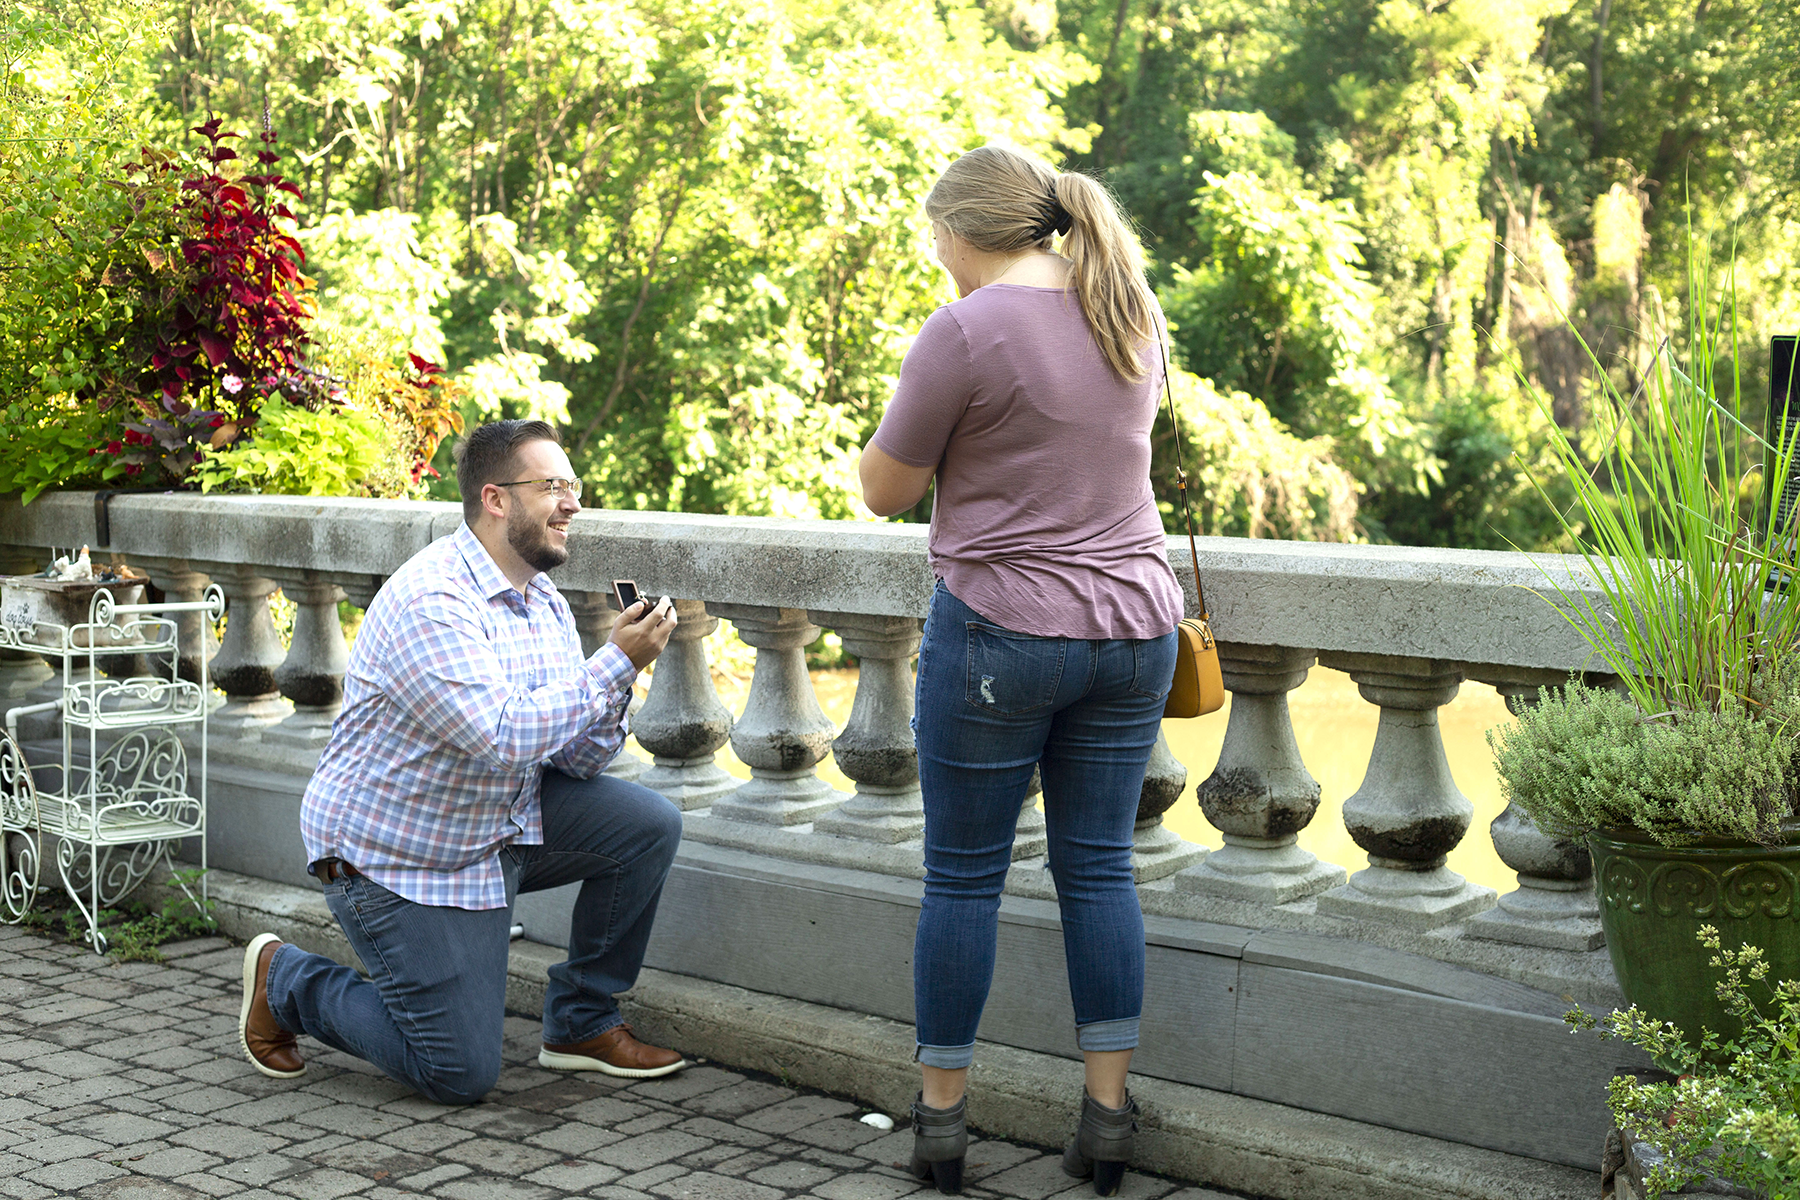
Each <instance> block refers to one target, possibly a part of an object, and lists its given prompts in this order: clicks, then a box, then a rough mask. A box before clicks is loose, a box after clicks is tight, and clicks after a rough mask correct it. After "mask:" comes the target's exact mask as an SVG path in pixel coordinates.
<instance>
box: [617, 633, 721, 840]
mask: <svg viewBox="0 0 1800 1200" xmlns="http://www.w3.org/2000/svg"><path fill="white" fill-rule="evenodd" d="M675 619H676V620H677V621H678V622H679V624H677V625H676V626H675V632H674V633H673V634H671V635H670V637H669V644H668V646H666V647H665V648H664V649H663V652H662V654H660V655H659V656H658V657H657V659H656V671H655V673H654V674H652V675H651V676H650V694H649V696H647V697H646V698H645V700H644V707H643V708H641V709H639V710H638V712H637V715H636V716H634V717H633V718H632V719H631V729H632V732H633V734H634V735H635V736H636V737H637V740H638V745H640V746H642V747H643V748H644V749H646V750H648V751H649V752H650V753H651V754H652V755H653V756H654V757H653V758H652V760H651V765H650V768H649V769H648V770H646V771H645V772H644V774H643V775H642V776H641V777H640V778H639V779H638V782H639V783H641V784H643V785H644V786H645V787H649V788H655V789H656V790H657V791H659V792H661V793H662V794H663V795H664V796H666V797H668V799H669V801H670V802H671V803H673V804H674V805H675V807H676V808H679V809H681V810H682V811H684V812H686V811H689V810H691V809H696V808H707V807H709V806H710V805H711V804H712V803H713V801H715V800H717V799H719V798H720V797H721V796H725V795H728V794H730V793H731V792H732V791H733V790H735V789H736V788H737V787H738V786H739V785H738V781H737V780H736V779H734V778H733V777H732V776H730V775H728V774H726V773H725V769H724V768H723V767H721V766H719V764H718V763H717V762H716V761H714V755H715V754H716V753H717V752H718V749H719V747H721V746H723V745H724V744H725V743H726V741H727V740H728V739H729V738H730V737H731V711H730V710H729V709H727V708H726V707H725V705H724V704H722V703H721V702H720V701H719V691H718V689H717V688H715V687H714V686H713V680H712V667H711V665H710V664H709V663H708V662H707V661H706V639H707V638H708V637H709V636H711V635H712V632H713V630H715V629H717V628H718V627H719V619H718V618H717V617H715V616H713V615H712V614H711V613H709V612H707V611H706V605H705V604H703V603H701V602H700V601H698V600H677V601H675Z"/></svg>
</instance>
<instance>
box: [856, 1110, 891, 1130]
mask: <svg viewBox="0 0 1800 1200" xmlns="http://www.w3.org/2000/svg"><path fill="white" fill-rule="evenodd" d="M862 1123H863V1124H864V1125H869V1126H872V1127H874V1128H876V1129H892V1128H893V1127H894V1118H892V1117H890V1116H888V1115H887V1114H886V1113H870V1114H869V1115H868V1116H866V1117H864V1118H863V1119H862Z"/></svg>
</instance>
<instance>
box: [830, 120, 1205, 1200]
mask: <svg viewBox="0 0 1800 1200" xmlns="http://www.w3.org/2000/svg"><path fill="white" fill-rule="evenodd" d="M925 212H926V214H927V215H928V216H929V217H930V218H931V222H932V231H933V233H934V235H935V237H936V241H937V257H938V261H939V262H941V263H942V264H943V265H944V267H945V268H946V269H947V270H948V271H949V272H950V275H951V277H952V278H953V279H954V280H955V281H956V288H957V292H958V294H959V295H960V296H961V299H959V300H957V301H955V302H954V303H952V304H948V305H945V306H944V307H943V308H940V309H938V310H937V311H936V312H935V313H933V314H932V315H931V317H930V318H929V319H928V320H927V321H926V322H925V326H924V328H923V329H921V330H920V331H919V336H918V338H917V340H916V341H914V343H913V346H912V349H911V350H909V351H908V352H907V355H906V361H905V363H904V364H903V365H902V367H901V369H900V383H899V386H898V387H897V388H896V389H895V392H894V398H893V400H892V402H891V403H890V404H889V405H888V409H887V412H886V415H885V416H884V417H883V418H882V422H881V427H880V428H879V429H877V430H876V431H875V436H874V437H873V438H871V439H870V440H869V445H868V446H867V447H866V448H865V449H864V451H863V457H862V465H861V475H862V486H863V498H864V500H865V501H866V502H867V504H868V506H869V507H870V508H871V509H873V510H874V511H875V512H877V513H880V514H883V515H891V514H894V513H897V512H901V511H904V510H905V509H908V508H911V507H912V506H913V505H914V504H916V503H918V501H919V500H920V498H921V497H922V496H923V495H924V494H925V489H926V487H927V486H928V485H929V484H930V483H931V481H932V477H933V476H936V479H937V495H936V500H935V504H934V507H933V510H932V518H931V566H932V571H933V573H934V574H935V575H936V576H937V589H936V591H935V593H934V594H933V596H932V600H931V613H930V617H929V619H928V620H927V621H926V623H925V637H924V642H923V644H922V645H921V647H920V651H919V676H918V704H917V710H918V715H917V717H916V718H915V723H914V730H915V733H916V736H917V742H918V748H919V782H920V786H921V787H922V788H923V790H924V795H925V902H924V907H923V910H922V911H921V912H920V914H919V931H918V935H917V942H916V945H915V948H914V952H913V991H914V1005H915V1009H916V1014H917V1023H918V1042H919V1049H918V1061H919V1063H920V1064H921V1070H922V1072H923V1075H924V1079H923V1086H922V1088H921V1091H920V1096H919V1100H918V1102H917V1103H915V1104H914V1105H913V1113H912V1115H913V1129H914V1142H913V1145H914V1153H913V1164H912V1169H913V1173H914V1174H915V1175H916V1176H917V1177H918V1178H920V1179H924V1178H927V1177H931V1178H934V1179H935V1181H936V1183H937V1187H938V1190H939V1191H941V1192H946V1193H955V1192H957V1191H958V1190H960V1188H961V1185H962V1162H963V1154H964V1151H965V1149H966V1148H967V1145H968V1134H967V1132H966V1128H965V1125H964V1097H963V1093H964V1085H965V1082H966V1079H967V1076H968V1070H969V1063H970V1061H971V1060H972V1058H973V1057H974V1051H975V1030H976V1026H977V1025H979V1024H980V1021H981V1010H982V1006H983V1005H984V1004H985V1003H986V1001H987V993H988V987H989V984H990V983H991V982H992V980H993V974H994V951H995V939H996V934H997V926H998V916H999V910H1000V892H1001V888H1002V887H1003V886H1004V885H1005V882H1006V872H1007V868H1008V867H1009V866H1010V865H1011V862H1012V845H1013V832H1014V826H1015V825H1016V824H1017V822H1018V819H1019V809H1020V807H1021V806H1022V804H1023V803H1024V800H1025V791H1026V788H1027V787H1028V786H1029V784H1030V781H1031V773H1032V771H1033V769H1034V768H1041V769H1042V772H1043V789H1044V816H1045V820H1046V821H1047V823H1048V825H1049V836H1050V870H1051V872H1052V873H1053V875H1054V876H1055V879H1056V894H1057V902H1058V904H1059V905H1060V907H1061V910H1062V928H1063V946H1064V950H1065V951H1066V955H1067V959H1068V968H1069V992H1070V994H1071V995H1072V996H1073V998H1074V1002H1075V1039H1076V1042H1077V1044H1078V1045H1079V1046H1080V1048H1081V1052H1082V1057H1083V1059H1084V1060H1085V1062H1086V1068H1087V1093H1086V1095H1085V1096H1084V1097H1083V1099H1082V1104H1081V1115H1080V1123H1079V1126H1078V1129H1077V1132H1076V1136H1075V1139H1074V1140H1073V1141H1072V1142H1071V1143H1070V1145H1069V1149H1068V1152H1067V1153H1066V1154H1065V1155H1064V1158H1063V1169H1064V1170H1066V1171H1068V1172H1069V1173H1070V1174H1072V1175H1075V1176H1078V1177H1082V1178H1085V1177H1087V1176H1088V1175H1090V1174H1091V1175H1092V1176H1093V1178H1094V1190H1095V1191H1096V1192H1097V1193H1098V1194H1100V1195H1102V1196H1109V1195H1112V1194H1113V1193H1114V1192H1116V1191H1117V1190H1118V1186H1119V1181H1120V1179H1121V1178H1122V1177H1123V1175H1124V1172H1125V1164H1126V1162H1127V1161H1128V1160H1129V1158H1130V1155H1131V1137H1132V1133H1133V1132H1134V1131H1135V1129H1136V1125H1135V1122H1134V1120H1133V1118H1134V1117H1135V1115H1136V1113H1137V1107H1136V1105H1135V1104H1134V1103H1133V1102H1132V1099H1131V1096H1130V1093H1129V1092H1127V1091H1126V1089H1125V1075H1126V1070H1127V1068H1128V1066H1129V1064H1130V1061H1131V1051H1132V1049H1133V1048H1134V1047H1135V1046H1136V1045H1137V1041H1138V1017H1139V1014H1140V1012H1141V1010H1142V1006H1143V992H1144V919H1143V914H1142V913H1141V912H1140V911H1139V909H1138V898H1137V889H1136V886H1135V884H1134V882H1133V879H1132V873H1131V831H1132V825H1133V823H1134V822H1135V820H1136V816H1137V808H1138V801H1139V798H1140V794H1141V793H1142V791H1143V785H1144V768H1145V765H1146V764H1147V763H1148V762H1149V758H1150V750H1151V747H1152V746H1153V745H1154V743H1155V741H1156V736H1157V730H1158V727H1159V725H1160V723H1161V720H1162V710H1163V701H1164V698H1165V696H1166V695H1167V694H1168V691H1169V684H1170V680H1171V678H1172V676H1173V674H1174V670H1175V632H1174V631H1175V627H1176V625H1177V624H1178V623H1179V622H1180V620H1181V614H1182V596H1181V590H1180V588H1179V586H1178V585H1177V584H1176V582H1175V576H1174V573H1173V572H1172V571H1171V570H1170V569H1169V563H1168V558H1167V556H1166V554H1165V552H1164V540H1163V528H1162V520H1161V517H1160V516H1159V514H1158V512H1157V508H1156V502H1155V500H1154V498H1153V497H1152V495H1151V490H1150V427H1151V424H1152V423H1153V421H1154V420H1155V417H1156V410H1157V398H1158V393H1159V389H1160V388H1161V385H1162V355H1161V350H1160V342H1159V339H1160V315H1159V313H1158V311H1157V308H1156V301H1155V298H1154V296H1152V294H1151V292H1150V289H1149V287H1148V285H1147V284H1146V283H1145V281H1144V266H1143V256H1142V252H1141V251H1140V250H1139V248H1138V244H1137V240H1136V238H1135V237H1133V235H1132V233H1131V231H1130V229H1129V228H1128V227H1127V226H1126V224H1125V222H1124V220H1123V219H1122V217H1121V216H1120V213H1119V211H1118V209H1117V207H1116V206H1115V205H1114V203H1113V200H1112V198H1111V196H1110V195H1108V194H1107V192H1106V191H1105V190H1104V189H1103V188H1102V187H1101V186H1100V185H1099V184H1098V183H1096V182H1095V181H1094V180H1092V179H1089V178H1087V177H1086V176H1084V175H1078V174H1073V173H1068V174H1058V173H1057V172H1056V171H1055V170H1053V169H1052V168H1050V167H1049V166H1047V165H1045V164H1044V163H1042V162H1040V161H1038V160H1036V159H1033V158H1030V157H1027V156H1026V155H1024V154H1021V153H1019V152H1017V151H1014V150H1009V149H1006V148H1003V147H1000V146H984V147H982V148H981V149H979V150H972V151H970V152H969V153H968V154H965V155H963V156H962V157H961V158H959V159H957V160H956V161H955V162H954V163H952V164H951V165H950V167H949V168H948V169H947V170H946V171H945V172H944V174H943V175H942V177H940V178H939V179H938V181H937V183H936V185H934V186H933V187H932V189H931V194H930V195H929V196H927V197H926V198H925ZM1058 234H1060V235H1062V243H1061V249H1062V253H1061V254H1058V253H1056V251H1055V250H1054V249H1053V247H1054V246H1055V244H1056V243H1055V235H1058Z"/></svg>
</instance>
